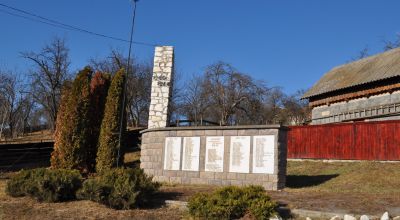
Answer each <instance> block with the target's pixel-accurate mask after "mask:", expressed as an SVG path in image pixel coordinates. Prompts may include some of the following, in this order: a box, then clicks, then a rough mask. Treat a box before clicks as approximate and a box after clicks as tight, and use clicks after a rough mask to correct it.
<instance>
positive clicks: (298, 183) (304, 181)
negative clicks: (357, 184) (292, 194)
mask: <svg viewBox="0 0 400 220" xmlns="http://www.w3.org/2000/svg"><path fill="white" fill-rule="evenodd" d="M338 176H339V174H331V175H316V176H309V175H288V176H286V187H289V188H304V187H311V186H318V185H321V184H323V183H325V182H327V181H329V180H331V179H334V178H336V177H338Z"/></svg>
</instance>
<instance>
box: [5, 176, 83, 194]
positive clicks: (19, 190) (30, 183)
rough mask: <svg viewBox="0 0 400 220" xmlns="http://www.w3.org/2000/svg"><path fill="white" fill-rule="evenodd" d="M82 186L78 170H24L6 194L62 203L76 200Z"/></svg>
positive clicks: (8, 187) (10, 185)
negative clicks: (76, 194)
mask: <svg viewBox="0 0 400 220" xmlns="http://www.w3.org/2000/svg"><path fill="white" fill-rule="evenodd" d="M81 185H82V176H81V175H80V173H79V171H77V170H65V169H53V170H48V169H45V168H39V169H32V170H22V171H20V172H19V173H17V174H16V175H15V176H14V177H12V178H11V179H10V180H9V181H8V182H7V186H6V193H7V194H8V195H10V196H13V197H18V196H31V197H33V198H36V199H37V200H39V201H45V202H62V201H68V200H73V199H75V193H76V191H77V190H78V189H79V188H80V187H81Z"/></svg>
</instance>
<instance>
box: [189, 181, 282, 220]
mask: <svg viewBox="0 0 400 220" xmlns="http://www.w3.org/2000/svg"><path fill="white" fill-rule="evenodd" d="M276 207H277V204H276V203H275V202H273V201H272V200H271V199H270V197H269V196H268V195H266V194H265V191H264V189H263V188H262V187H259V186H249V187H237V186H228V187H224V188H221V189H218V190H216V191H215V192H213V193H212V194H207V193H198V194H196V195H194V196H192V197H191V198H190V199H189V203H188V209H189V214H190V215H191V216H193V217H197V218H204V219H238V218H241V217H243V216H244V215H245V214H246V213H250V214H251V216H253V217H254V218H255V219H268V218H269V217H270V216H272V215H273V214H275V210H276Z"/></svg>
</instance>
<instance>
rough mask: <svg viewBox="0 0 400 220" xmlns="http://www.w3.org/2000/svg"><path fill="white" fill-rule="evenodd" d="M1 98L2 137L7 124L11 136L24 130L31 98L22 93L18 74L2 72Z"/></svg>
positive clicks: (0, 76)
mask: <svg viewBox="0 0 400 220" xmlns="http://www.w3.org/2000/svg"><path fill="white" fill-rule="evenodd" d="M0 79H1V83H0V100H1V106H2V109H1V113H2V121H1V129H0V137H1V136H2V133H3V131H4V128H5V125H6V126H7V130H8V132H9V135H10V137H11V138H13V137H15V136H17V135H18V134H20V133H23V132H24V129H25V126H26V124H24V122H26V121H27V119H28V117H29V114H30V112H31V110H32V109H31V100H30V99H29V97H28V96H26V94H25V93H21V89H22V84H21V81H20V80H19V78H18V76H17V75H16V74H14V73H11V72H7V73H4V72H1V73H0Z"/></svg>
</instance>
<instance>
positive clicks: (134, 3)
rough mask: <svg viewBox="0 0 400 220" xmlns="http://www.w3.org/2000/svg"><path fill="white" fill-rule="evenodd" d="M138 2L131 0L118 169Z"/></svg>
mask: <svg viewBox="0 0 400 220" xmlns="http://www.w3.org/2000/svg"><path fill="white" fill-rule="evenodd" d="M138 1H139V0H133V16H132V25H131V35H130V39H129V52H128V61H127V67H126V72H125V81H124V88H123V90H122V97H123V98H122V106H121V112H120V123H119V136H118V155H117V167H119V163H120V161H119V158H120V155H121V143H122V132H123V129H126V128H124V127H123V124H124V116H125V114H124V113H125V108H126V82H127V81H128V74H129V71H130V65H131V63H130V62H131V50H132V40H133V30H134V27H135V18H136V3H137V2H138Z"/></svg>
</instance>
